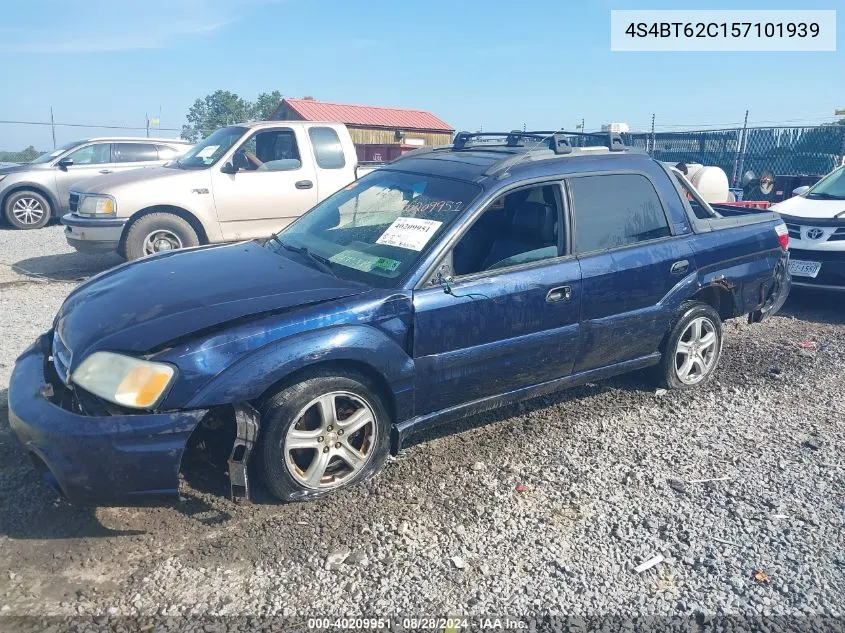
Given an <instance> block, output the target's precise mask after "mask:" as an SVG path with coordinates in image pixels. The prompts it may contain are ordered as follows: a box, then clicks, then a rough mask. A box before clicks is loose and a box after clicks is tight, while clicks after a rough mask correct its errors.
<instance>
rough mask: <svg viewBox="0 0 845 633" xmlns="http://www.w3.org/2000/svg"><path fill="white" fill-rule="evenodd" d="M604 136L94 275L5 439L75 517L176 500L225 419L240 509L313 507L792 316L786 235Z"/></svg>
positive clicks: (425, 162)
mask: <svg viewBox="0 0 845 633" xmlns="http://www.w3.org/2000/svg"><path fill="white" fill-rule="evenodd" d="M600 138H601V142H602V143H603V146H601V147H597V146H585V147H574V145H576V144H577V145H585V143H584V140H585V137H584V136H578V135H576V134H572V133H546V132H534V133H532V132H525V133H522V132H519V133H517V132H511V133H505V134H500V135H494V134H483V135H482V134H469V133H460V134H458V135H457V136H456V139H455V142H454V144H453V145H450V146H448V147H440V148H435V149H422V150H418V151H416V152H412V153H410V154H407V155H406V156H404V157H402V158H400V159H398V160H396V161H394V162H393V163H391V164H389V165H387V166H386V167H383V168H381V169H378V170H376V171H374V172H372V173H370V174H368V175H366V176H364V177H363V178H361V179H360V180H358V181H356V182H354V183H353V184H351V185H349V186H347V187H345V188H344V189H342V190H340V191H338V192H337V193H335V194H334V195H333V196H331V197H330V198H328V199H327V200H325V201H323V202H321V203H320V204H318V205H317V206H316V207H314V208H313V209H312V210H311V211H309V212H308V213H306V214H305V215H304V216H302V217H301V218H299V219H298V220H297V221H296V222H294V223H293V224H292V225H290V226H288V227H287V228H285V229H284V230H283V231H281V232H280V233H278V234H276V235H274V236H273V237H272V238H270V239H268V240H261V241H250V242H241V243H234V244H226V245H211V246H202V247H198V248H192V249H188V250H183V251H174V252H169V253H161V254H158V255H154V256H151V257H148V258H146V259H141V260H139V261H136V262H132V263H127V264H124V265H121V266H118V267H116V268H114V269H111V270H108V271H106V272H103V273H102V274H100V275H97V276H96V277H93V278H91V279H90V280H88V281H87V282H86V283H84V284H82V285H81V286H79V287H78V288H76V289H75V290H74V291H73V292H72V293H71V294H70V295H69V296H68V298H67V300H66V301H65V302H64V304H63V305H62V307H61V309H60V310H59V313H58V314H57V315H56V318H55V321H54V322H53V327H52V328H51V329H50V331H48V332H46V333H45V334H43V335H42V336H41V337H39V338H38V340H37V341H36V342H35V343H34V344H33V345H32V346H30V347H29V349H27V350H26V351H24V352H23V354H22V355H21V356H20V357H19V358H18V360H17V363H16V365H15V368H14V372H13V374H12V378H11V385H10V389H9V413H10V421H11V426H12V428H13V430H14V432H15V433H16V435H17V437H18V438H19V439H20V441H21V443H22V444H23V447H24V449H25V450H26V451H27V452H28V453H29V454H30V455H31V457H32V460H33V462H34V463H35V464H36V467H37V469H38V471H39V472H40V473H41V475H42V476H43V478H44V480H45V481H46V482H48V483H49V484H50V485H52V486H53V487H55V488H56V489H57V490H58V491H59V492H60V493H61V494H62V495H64V496H66V497H67V498H68V499H70V500H71V501H73V502H75V503H86V504H132V503H134V502H140V500H141V499H147V498H149V497H168V496H169V497H175V496H176V495H177V494H178V489H179V472H180V465H181V461H182V456H183V454H184V453H185V450H186V446H187V445H188V443H189V441H191V440H192V439H194V438H196V437H197V436H198V435H200V434H202V433H204V432H205V431H207V430H208V429H209V428H214V429H217V430H220V429H224V430H225V429H228V431H229V434H228V438H229V440H228V441H227V443H226V445H225V446H224V447H223V450H224V452H225V454H226V455H228V456H229V460H228V464H229V476H230V479H231V485H232V491H233V494H234V495H236V496H249V487H248V486H249V483H250V477H254V476H257V477H258V478H260V479H261V480H262V481H263V483H264V484H265V486H266V487H267V489H268V490H269V491H270V492H271V493H272V494H273V495H275V496H277V497H278V498H279V499H282V500H294V499H312V498H316V497H319V496H321V495H324V494H326V493H328V492H330V491H332V490H336V489H338V488H342V487H345V486H349V485H353V484H356V483H359V482H362V481H364V480H366V479H367V478H369V477H371V476H373V475H374V474H375V473H376V472H378V470H379V469H380V468H381V467H382V466H383V464H384V463H385V461H386V459H387V457H388V455H389V454H390V453H391V452H392V453H395V452H397V451H398V450H400V447H401V446H402V443H403V441H405V440H406V439H407V438H408V437H409V436H410V435H411V434H413V433H416V432H418V431H419V430H420V429H426V428H429V427H430V426H432V425H436V424H448V423H450V422H452V421H454V420H455V419H457V418H460V417H462V416H467V415H472V414H473V413H477V412H479V411H482V410H487V409H490V408H492V407H496V406H500V405H504V404H507V403H511V402H514V401H517V400H523V399H526V398H530V397H534V396H538V395H541V394H545V393H548V392H550V391H552V390H556V389H560V388H563V387H569V386H572V385H576V384H579V383H584V382H587V381H594V380H597V379H602V378H607V377H609V376H613V375H616V374H621V373H623V372H628V371H632V370H638V369H642V368H645V367H649V366H653V367H654V370H655V373H656V374H657V376H658V378H659V379H660V380H661V381H662V383H663V384H664V385H665V386H666V387H668V388H671V389H689V388H692V387H696V386H698V385H701V384H702V383H704V382H705V381H707V380H708V379H709V378H710V377H711V376H712V375H713V372H714V371H716V367H717V365H718V362H719V355H720V353H721V351H722V336H723V332H722V323H723V321H725V320H726V319H731V318H735V317H739V316H742V315H747V316H748V320H749V321H750V322H758V321H761V320H763V319H764V318H766V317H767V316H769V315H771V314H773V313H774V312H776V311H777V310H778V309H779V308H780V307H781V306H782V304H783V302H784V301H785V299H786V296H787V294H788V292H789V288H790V278H789V273H788V259H789V253H788V250H787V246H788V239H789V236H788V234H787V230H786V227H785V225H784V223H783V222H782V221H781V220H780V219H779V218H778V217H777V216H776V215H775V214H769V213H761V214H754V215H748V216H743V217H722V216H721V215H720V214H718V213H716V212H714V211H713V210H712V208H711V207H710V206H709V205H708V204H707V203H706V202H704V201H703V200H702V199H701V198H700V197H699V196H698V194H697V193H696V192H695V190H694V189H692V188H691V187H690V186H689V184H688V183H687V182H686V181H685V180H684V179H683V178H682V177H679V176H678V174H675V173H673V172H672V171H671V169H670V168H668V167H667V166H665V165H663V164H661V163H660V162H658V161H656V160H654V159H652V158H650V157H649V156H648V155H646V154H644V153H641V152H638V151H635V150H631V149H628V148H626V147H624V146H623V145H622V144H621V140H620V138H619V137H618V136H615V135H603V136H601V137H600ZM587 140H588V139H587ZM575 141H578V143H576V142H575ZM224 435H225V434H224ZM248 466H249V468H247V467H248ZM248 472H249V475H248V474H247V473H248Z"/></svg>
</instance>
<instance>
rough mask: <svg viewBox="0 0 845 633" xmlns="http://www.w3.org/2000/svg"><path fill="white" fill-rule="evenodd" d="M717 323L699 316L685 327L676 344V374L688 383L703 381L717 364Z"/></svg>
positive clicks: (679, 378) (683, 381)
mask: <svg viewBox="0 0 845 633" xmlns="http://www.w3.org/2000/svg"><path fill="white" fill-rule="evenodd" d="M718 342H719V337H718V334H717V333H716V324H715V323H713V321H711V320H710V319H708V318H707V317H697V318H695V319H693V320H692V321H690V322H689V324H688V325H687V327H686V328H685V329H684V331H683V333H682V334H681V336H680V338H679V339H678V344H677V345H676V346H675V374H676V375H677V376H678V380H680V381H681V382H682V383H684V384H687V385H694V384H696V383H699V382H701V381H702V380H704V378H705V377H706V376H707V374H709V373H710V371H711V370H712V369H713V366H714V365H715V364H716V353H717V351H718V350H717V347H716V346H717V344H718Z"/></svg>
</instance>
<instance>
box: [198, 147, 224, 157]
mask: <svg viewBox="0 0 845 633" xmlns="http://www.w3.org/2000/svg"><path fill="white" fill-rule="evenodd" d="M218 147H220V146H219V145H209V146H208V147H203V148H202V149H201V150H200V151H198V152H197V158H211V156H212V155H213V154H214V152H216V151H217V148H218Z"/></svg>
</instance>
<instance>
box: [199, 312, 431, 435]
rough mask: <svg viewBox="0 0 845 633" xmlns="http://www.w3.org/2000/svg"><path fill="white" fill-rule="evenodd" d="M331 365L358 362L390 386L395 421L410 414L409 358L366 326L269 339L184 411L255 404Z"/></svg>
mask: <svg viewBox="0 0 845 633" xmlns="http://www.w3.org/2000/svg"><path fill="white" fill-rule="evenodd" d="M332 361H335V362H338V361H346V362H350V361H351V362H356V363H363V364H365V365H367V366H368V367H370V368H371V369H372V370H374V371H376V372H378V374H379V375H381V376H382V377H383V378H384V380H385V382H386V383H387V384H388V385H390V389H391V391H392V393H391V395H392V396H393V398H394V400H395V404H396V417H397V420H404V419H406V418H409V417H411V416H412V415H413V387H414V380H413V378H414V360H413V359H412V358H411V357H410V356H408V354H407V353H406V352H405V350H404V349H402V347H400V346H399V345H398V344H397V343H396V342H394V341H393V340H391V339H390V338H388V337H387V336H386V335H385V334H383V333H382V332H380V331H379V330H377V329H376V328H374V327H371V326H368V325H341V326H335V327H328V328H324V329H321V330H318V331H315V332H308V333H305V334H296V335H294V336H291V337H288V338H283V339H280V340H278V341H274V342H272V343H270V344H268V345H266V346H264V347H261V348H259V349H257V350H255V351H254V352H252V353H250V354H248V355H246V356H244V357H243V358H241V359H240V360H238V361H237V362H236V363H233V364H232V365H230V366H229V367H228V368H226V369H224V370H223V371H222V372H220V373H219V374H217V375H216V376H215V377H214V378H213V379H212V380H211V381H210V382H209V383H207V384H206V385H205V386H204V387H203V388H202V389H200V390H199V391H198V392H197V393H196V394H195V395H194V396H193V397H191V398H190V400H189V401H188V403H187V404H185V406H184V407H183V408H185V409H194V408H204V407H206V406H214V405H221V404H230V403H233V402H242V401H250V400H255V399H256V398H258V397H260V396H261V395H262V394H263V393H264V392H266V391H267V390H268V389H269V388H270V387H272V386H273V385H274V384H276V383H278V382H279V381H280V380H282V379H284V378H285V377H286V376H289V375H290V374H292V373H293V372H295V371H298V370H300V369H304V368H306V367H309V366H312V365H317V364H321V363H327V362H332ZM203 403H205V404H203Z"/></svg>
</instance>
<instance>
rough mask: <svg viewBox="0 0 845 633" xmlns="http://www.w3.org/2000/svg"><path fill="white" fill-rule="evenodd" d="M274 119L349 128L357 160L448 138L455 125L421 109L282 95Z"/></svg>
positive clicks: (378, 158)
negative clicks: (333, 101)
mask: <svg viewBox="0 0 845 633" xmlns="http://www.w3.org/2000/svg"><path fill="white" fill-rule="evenodd" d="M273 118H274V119H279V120H283V121H291V120H293V121H334V122H337V123H344V124H346V127H348V128H349V133H350V134H351V135H352V141H353V142H354V143H355V146H356V148H357V149H358V160H362V161H390V160H393V159H394V158H396V157H397V156H399V155H400V154H404V153H405V152H407V151H410V150H412V149H417V148H418V147H424V146H430V145H446V144H448V143H451V142H452V136H453V134H454V132H455V129H454V128H453V127H452V126H451V125H449V124H448V123H446V122H445V121H443V119H440V118H438V117H436V116H435V115H433V114H432V113H431V112H426V111H424V110H408V109H404V108H383V107H379V106H363V105H348V104H343V103H329V102H328V101H317V100H315V99H311V98H305V99H282V101H281V103H279V107H278V109H277V110H276V114H275V115H274V116H273Z"/></svg>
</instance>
